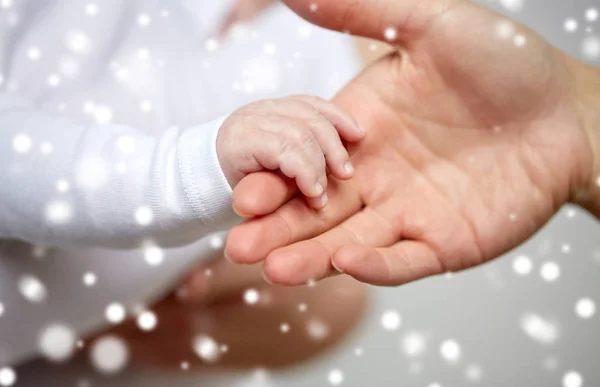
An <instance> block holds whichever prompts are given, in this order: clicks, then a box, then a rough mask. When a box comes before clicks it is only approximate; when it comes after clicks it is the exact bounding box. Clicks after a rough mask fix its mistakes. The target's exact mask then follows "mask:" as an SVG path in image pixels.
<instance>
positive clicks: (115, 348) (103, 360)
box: [90, 336, 129, 374]
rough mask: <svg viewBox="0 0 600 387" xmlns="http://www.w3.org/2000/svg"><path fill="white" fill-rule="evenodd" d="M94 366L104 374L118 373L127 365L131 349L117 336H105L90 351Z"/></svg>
mask: <svg viewBox="0 0 600 387" xmlns="http://www.w3.org/2000/svg"><path fill="white" fill-rule="evenodd" d="M90 358H91V359H90V360H91V362H92V365H93V366H94V368H95V369H96V370H97V371H99V372H101V373H103V374H116V373H117V372H119V371H121V370H122V369H123V368H125V366H126V365H127V361H128V360H129V350H128V349H127V345H126V344H125V342H124V341H123V340H122V339H121V338H119V337H117V336H105V337H103V338H101V339H99V340H97V341H96V342H95V343H94V344H93V346H92V348H91V351H90Z"/></svg>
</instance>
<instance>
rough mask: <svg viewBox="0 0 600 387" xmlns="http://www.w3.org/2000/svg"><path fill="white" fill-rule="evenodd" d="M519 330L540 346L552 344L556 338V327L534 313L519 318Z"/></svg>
mask: <svg viewBox="0 0 600 387" xmlns="http://www.w3.org/2000/svg"><path fill="white" fill-rule="evenodd" d="M521 329H522V330H523V332H524V333H525V334H526V335H527V336H529V337H530V338H532V339H533V340H535V341H537V342H538V343H540V344H545V345H548V344H552V343H554V342H555V341H556V339H557V338H558V327H557V326H556V325H555V324H554V323H552V322H550V321H547V320H545V319H543V318H542V317H541V316H538V315H537V314H535V313H526V314H525V315H523V317H521Z"/></svg>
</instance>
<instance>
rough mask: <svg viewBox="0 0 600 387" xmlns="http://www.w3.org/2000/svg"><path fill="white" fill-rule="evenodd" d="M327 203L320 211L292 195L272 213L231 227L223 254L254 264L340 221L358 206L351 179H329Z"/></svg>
mask: <svg viewBox="0 0 600 387" xmlns="http://www.w3.org/2000/svg"><path fill="white" fill-rule="evenodd" d="M327 194H328V196H329V203H328V205H327V207H325V208H323V209H322V210H320V211H315V210H313V209H312V208H310V207H309V206H308V205H307V203H306V202H305V201H304V200H303V198H295V199H292V200H291V201H289V202H288V203H286V204H285V205H283V206H282V207H281V208H279V209H278V210H277V211H275V212H274V213H272V214H270V215H267V216H265V217H261V218H256V219H251V220H248V221H246V222H244V223H242V224H241V225H238V226H236V227H234V228H233V229H232V230H231V232H230V233H229V236H228V238H227V244H226V246H225V254H226V256H227V257H228V259H230V260H231V261H233V262H236V263H246V264H248V263H256V262H259V261H261V260H263V259H264V258H265V257H266V256H267V254H269V253H270V252H271V251H273V250H275V249H277V248H278V247H281V246H287V245H289V244H291V243H294V242H297V241H300V240H305V239H308V238H312V237H314V236H316V235H319V234H321V233H322V232H324V231H326V230H329V229H330V228H332V227H334V226H336V225H338V224H340V223H341V222H343V221H344V220H345V219H347V218H348V217H349V216H351V215H352V214H354V213H356V212H358V211H359V210H360V208H361V207H362V201H361V198H360V196H359V193H358V192H357V191H356V190H355V188H354V187H353V185H352V183H351V182H340V181H338V180H332V181H331V182H330V184H329V190H328V192H327Z"/></svg>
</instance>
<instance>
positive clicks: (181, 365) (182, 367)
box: [179, 361, 190, 371]
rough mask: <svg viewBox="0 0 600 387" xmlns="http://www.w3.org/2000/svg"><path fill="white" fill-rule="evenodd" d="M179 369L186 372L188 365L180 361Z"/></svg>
mask: <svg viewBox="0 0 600 387" xmlns="http://www.w3.org/2000/svg"><path fill="white" fill-rule="evenodd" d="M179 367H181V369H182V370H184V371H187V370H189V369H190V363H188V362H187V361H182V362H181V364H180V365H179Z"/></svg>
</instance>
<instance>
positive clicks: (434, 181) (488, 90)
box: [225, 0, 597, 285]
mask: <svg viewBox="0 0 600 387" xmlns="http://www.w3.org/2000/svg"><path fill="white" fill-rule="evenodd" d="M285 3H286V4H287V5H288V6H290V7H291V8H292V9H293V10H294V11H296V12H297V13H299V14H300V15H301V16H303V17H305V18H306V19H307V20H309V21H311V22H313V23H315V24H318V25H320V26H324V27H327V28H331V29H334V30H339V31H349V32H351V33H352V34H357V35H361V36H365V37H369V38H374V39H380V40H383V37H384V35H387V36H388V37H390V36H391V37H393V41H392V43H393V44H394V46H395V50H394V51H393V52H392V53H391V54H389V55H388V56H386V57H384V58H383V59H381V60H379V61H378V62H376V63H375V64H373V65H372V66H370V67H369V68H368V69H366V70H365V71H364V72H363V73H362V74H361V75H360V76H359V77H358V78H356V79H355V80H354V81H353V82H351V83H350V84H349V85H348V86H347V87H346V88H345V89H344V90H342V91H341V92H340V93H339V95H338V96H337V97H336V98H335V103H336V104H337V105H338V106H340V107H342V108H343V109H344V110H346V111H348V112H352V114H353V116H354V117H355V119H356V120H357V122H358V123H359V125H361V127H363V128H364V129H365V130H366V131H367V136H366V138H365V140H363V141H362V142H360V143H358V144H356V145H352V146H351V147H350V149H349V151H350V155H351V160H352V162H353V164H354V166H355V168H356V172H355V177H354V178H353V179H352V180H351V181H349V182H341V181H336V180H335V179H332V180H330V184H329V187H328V196H329V198H330V201H329V205H328V206H327V207H326V208H324V209H323V210H321V211H313V210H312V209H310V208H309V207H308V206H307V204H306V202H305V201H304V200H303V199H302V198H299V197H293V196H294V194H295V191H294V188H293V186H292V185H290V184H289V183H286V182H284V181H282V178H281V177H279V176H276V175H274V174H268V173H262V174H255V175H251V176H248V177H247V178H245V180H243V181H242V182H241V183H240V184H239V185H238V186H237V187H236V189H235V191H234V203H235V206H236V208H237V209H238V211H240V212H241V213H243V214H246V215H247V216H259V215H260V216H259V217H257V218H256V219H251V220H249V221H247V222H245V223H244V224H242V225H240V226H238V227H236V228H235V229H233V230H232V232H231V233H230V236H229V240H228V242H227V246H226V250H225V253H226V255H227V256H228V258H229V259H230V260H232V261H234V262H237V263H256V262H260V261H262V260H264V261H265V262H264V265H265V274H266V276H267V278H269V280H270V281H271V282H274V283H279V284H286V285H298V284H303V283H306V281H308V280H309V279H321V278H325V277H327V276H329V275H331V274H332V273H335V272H336V269H334V267H336V268H337V269H339V271H343V272H344V273H346V274H348V275H350V276H352V277H354V278H356V279H358V280H360V281H363V282H368V283H372V284H378V285H400V284H404V283H407V282H410V281H414V280H417V279H420V278H423V277H426V276H430V275H435V274H440V273H443V272H448V271H458V270H463V269H466V268H470V267H473V266H475V265H479V264H481V263H483V262H486V261H488V260H490V259H492V258H495V257H497V256H499V255H501V254H502V253H504V252H507V251H509V250H510V249H512V248H514V247H516V246H517V245H519V244H520V243H522V242H523V241H525V240H526V239H528V238H529V237H531V236H532V235H533V234H534V233H535V232H536V231H537V230H538V229H539V228H541V227H542V226H543V225H544V224H545V223H546V222H547V221H548V220H549V219H550V218H551V217H552V216H553V214H554V213H555V212H556V211H557V210H558V209H559V208H560V207H561V206H562V205H563V204H565V203H566V202H567V201H569V200H573V199H574V197H575V196H576V195H577V193H579V192H581V191H584V190H586V189H588V187H589V186H590V181H591V180H592V176H593V171H594V168H593V165H594V162H593V160H594V152H593V149H592V146H591V145H590V135H589V134H588V133H589V132H590V130H591V128H592V126H593V125H591V126H590V125H589V124H588V123H589V122H594V120H590V119H588V117H587V115H589V114H587V115H586V114H585V112H586V111H594V109H593V104H592V107H589V106H588V107H587V108H585V106H587V105H586V104H589V103H590V102H589V101H588V100H593V99H590V98H587V99H586V98H584V97H583V96H582V93H583V91H582V89H581V88H580V87H578V82H576V79H577V74H579V73H581V72H582V71H583V70H582V68H583V67H584V65H582V64H581V63H579V62H577V61H575V60H573V59H571V58H569V57H567V56H566V55H565V54H563V53H562V52H560V51H558V50H557V49H555V48H553V47H552V46H550V45H549V44H548V43H546V42H545V41H544V40H543V39H542V38H541V37H539V36H538V35H537V34H535V33H534V32H533V31H531V30H529V29H528V28H526V27H524V26H522V25H518V24H516V23H514V22H512V21H510V20H509V19H506V18H504V17H502V16H501V15H498V14H495V13H493V12H491V11H489V10H487V9H485V8H483V7H481V6H479V5H478V4H476V3H475V2H472V1H467V0H402V1H397V0H369V1H366V0H364V1H355V0H321V1H320V2H319V8H318V11H317V12H312V11H310V9H309V2H307V1H305V0H286V1H285ZM388 27H393V28H394V29H395V33H394V34H390V33H387V34H386V33H385V31H386V29H387V28H388ZM590 71H591V70H590ZM592 73H593V71H592ZM589 76H590V77H592V78H594V77H597V73H594V75H589ZM595 110H597V105H596V109H595ZM292 197H293V198H292ZM290 198H292V200H290V201H289V202H288V203H286V204H285V205H283V206H282V207H281V208H278V207H279V206H280V205H281V203H283V202H285V201H287V200H289V199H290ZM273 211H274V212H273ZM266 214H269V215H266ZM262 215H266V216H262Z"/></svg>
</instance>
